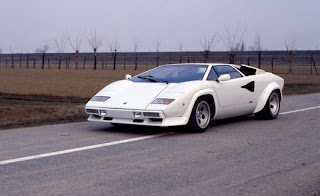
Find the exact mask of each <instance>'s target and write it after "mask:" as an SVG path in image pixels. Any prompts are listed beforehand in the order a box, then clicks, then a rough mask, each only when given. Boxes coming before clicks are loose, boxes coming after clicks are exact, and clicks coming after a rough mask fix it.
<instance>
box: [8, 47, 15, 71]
mask: <svg viewBox="0 0 320 196" xmlns="http://www.w3.org/2000/svg"><path fill="white" fill-rule="evenodd" d="M9 49H10V52H11V68H12V69H13V68H14V55H13V48H12V47H11V46H10V47H9Z"/></svg>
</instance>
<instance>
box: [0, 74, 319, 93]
mask: <svg viewBox="0 0 320 196" xmlns="http://www.w3.org/2000/svg"><path fill="white" fill-rule="evenodd" d="M285 69H286V70H287V68H285ZM141 72H142V71H134V70H116V71H113V70H73V69H69V70H57V69H50V70H49V69H44V70H42V69H28V70H27V69H3V68H2V69H0V93H8V94H20V95H27V94H29V95H30V94H32V95H53V96H63V97H80V98H90V97H92V96H93V95H94V94H95V93H97V92H98V91H99V90H101V89H102V88H103V87H104V86H106V85H108V84H110V83H111V82H114V81H116V80H119V79H123V78H124V76H125V75H126V74H127V73H128V74H131V75H136V74H138V73H141ZM282 73H283V72H282ZM294 73H295V72H294ZM279 75H280V76H281V77H283V78H284V79H285V84H287V85H288V84H320V75H300V74H297V75H292V74H279Z"/></svg>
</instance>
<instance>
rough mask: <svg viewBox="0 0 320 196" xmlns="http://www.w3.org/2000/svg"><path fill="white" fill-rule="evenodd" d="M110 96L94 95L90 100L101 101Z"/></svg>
mask: <svg viewBox="0 0 320 196" xmlns="http://www.w3.org/2000/svg"><path fill="white" fill-rule="evenodd" d="M109 98H110V97H108V96H94V97H92V98H91V99H90V101H100V102H105V101H107V100H108V99H109Z"/></svg>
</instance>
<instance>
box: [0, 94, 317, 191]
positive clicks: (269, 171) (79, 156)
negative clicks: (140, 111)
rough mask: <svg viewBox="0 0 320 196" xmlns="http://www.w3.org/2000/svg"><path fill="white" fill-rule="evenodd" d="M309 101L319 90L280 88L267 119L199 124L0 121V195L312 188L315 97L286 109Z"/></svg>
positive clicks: (315, 148)
mask: <svg viewBox="0 0 320 196" xmlns="http://www.w3.org/2000/svg"><path fill="white" fill-rule="evenodd" d="M316 106H320V94H311V95H300V96H289V97H285V100H284V101H283V102H282V107H281V113H282V114H281V115H279V117H278V118H277V119H276V120H270V121H263V120H257V119H255V118H254V117H253V116H245V117H239V118H232V119H228V120H222V121H214V122H212V123H211V126H210V128H209V129H208V130H207V132H205V133H202V134H187V133H183V128H170V129H160V128H152V127H150V128H142V127H135V128H131V129H116V128H113V127H112V126H111V125H109V124H99V123H91V122H83V123H71V124H64V125H53V126H41V127H33V128H21V129H12V130H5V131H0V195H139V196H140V195H313V194H316V193H317V192H319V191H320V121H319V119H320V107H318V108H313V109H307V110H302V111H295V110H299V109H305V108H310V107H316ZM288 111H293V112H289V113H286V112H288ZM159 134H160V135H159ZM149 135H152V136H150V137H147V138H146V137H144V136H149ZM132 138H138V139H135V140H136V141H134V140H132ZM119 141H120V142H119ZM98 144H102V145H98ZM88 146H89V147H88ZM79 147H84V148H80V149H79ZM57 152H58V153H57ZM48 153H51V154H48ZM34 155H37V156H34ZM25 157H27V158H25ZM8 160H9V161H8Z"/></svg>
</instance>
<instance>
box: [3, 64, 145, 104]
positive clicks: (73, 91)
mask: <svg viewBox="0 0 320 196" xmlns="http://www.w3.org/2000/svg"><path fill="white" fill-rule="evenodd" d="M140 72H141V71H133V70H131V71H123V70H116V71H111V70H108V71H103V70H71V69H69V70H58V69H50V70H49V69H44V70H42V69H28V70H26V69H0V93H8V94H20V95H26V94H33V95H53V96H67V97H81V98H90V97H92V96H93V95H94V94H95V93H97V92H98V91H99V90H101V89H102V88H103V87H104V86H106V85H108V84H109V83H111V82H114V81H116V80H119V79H123V78H124V76H125V75H126V74H127V73H128V74H131V75H136V74H138V73H140Z"/></svg>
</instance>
